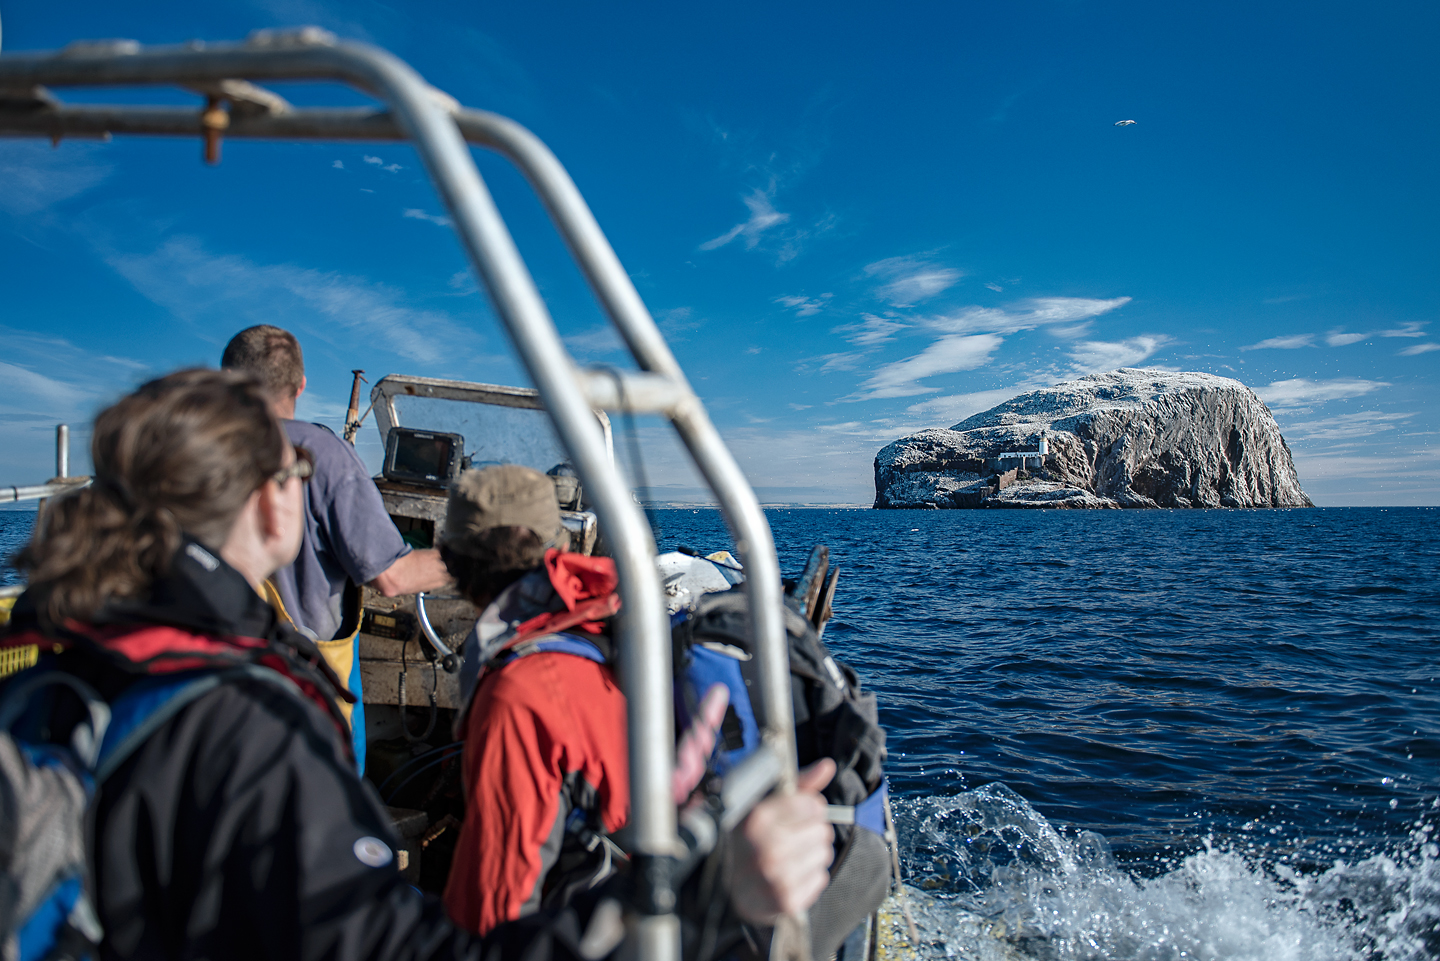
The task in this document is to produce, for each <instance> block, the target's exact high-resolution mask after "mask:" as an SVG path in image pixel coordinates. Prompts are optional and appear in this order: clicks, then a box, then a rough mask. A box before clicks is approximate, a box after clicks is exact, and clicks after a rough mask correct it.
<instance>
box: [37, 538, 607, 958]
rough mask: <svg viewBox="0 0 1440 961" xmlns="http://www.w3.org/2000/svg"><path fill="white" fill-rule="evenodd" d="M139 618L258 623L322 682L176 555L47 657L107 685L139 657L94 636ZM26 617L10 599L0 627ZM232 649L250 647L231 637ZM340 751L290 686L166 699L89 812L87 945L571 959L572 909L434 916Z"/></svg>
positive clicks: (229, 584)
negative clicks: (169, 715) (474, 923)
mask: <svg viewBox="0 0 1440 961" xmlns="http://www.w3.org/2000/svg"><path fill="white" fill-rule="evenodd" d="M204 558H205V559H209V555H208V554H205V555H204ZM149 625H169V626H173V627H179V628H182V629H187V630H192V631H194V632H195V633H196V634H207V635H210V636H212V637H213V636H215V635H216V634H230V635H238V636H245V637H252V638H253V637H260V638H263V639H265V640H268V641H269V642H270V644H269V647H268V651H269V652H270V656H271V657H272V658H273V657H275V656H280V657H283V658H284V659H285V660H286V662H287V663H288V664H289V665H290V671H291V673H292V674H297V672H298V675H300V676H301V679H302V680H304V679H305V677H306V676H308V679H309V680H310V681H311V682H313V683H315V684H316V686H322V685H324V684H326V683H329V679H330V678H329V676H322V674H321V673H318V671H319V670H320V669H319V665H318V663H317V662H318V658H315V657H314V656H313V654H312V652H313V648H311V649H309V650H306V649H305V648H306V646H307V642H305V641H304V639H303V638H300V637H298V635H293V633H291V632H288V631H287V630H286V629H284V628H282V627H280V625H279V624H278V623H277V622H276V618H275V616H274V614H273V612H272V611H271V610H270V608H269V607H268V605H266V604H265V603H264V601H263V600H261V599H260V598H259V597H258V596H257V595H256V594H255V592H254V591H253V590H251V588H250V586H249V585H248V584H247V583H246V582H245V580H244V579H243V578H242V577H241V576H240V575H239V574H238V573H237V572H236V571H234V570H233V569H232V568H230V567H229V566H228V565H226V564H224V563H223V562H221V563H219V564H218V566H215V567H213V568H211V567H207V566H206V565H205V564H203V563H201V562H200V561H199V560H197V559H196V558H195V557H194V556H193V552H190V553H187V552H185V551H182V552H180V554H179V555H177V559H176V561H175V564H174V569H173V570H172V572H171V575H170V576H169V577H168V578H167V579H166V580H165V581H164V582H162V583H160V584H157V585H156V587H155V589H154V591H153V592H152V596H151V597H150V598H149V599H148V600H147V601H146V602H145V603H143V604H134V603H131V604H128V605H123V606H120V605H117V606H113V607H111V608H107V610H106V611H105V612H103V613H102V615H101V616H99V617H97V618H96V624H95V625H93V627H103V630H102V631H99V632H96V631H90V628H88V627H87V631H90V633H89V634H88V636H89V638H90V639H89V640H87V639H86V637H87V635H86V634H85V633H84V632H82V633H78V634H77V633H71V632H61V634H60V638H61V640H62V642H63V643H66V644H67V645H68V646H67V649H66V650H65V651H64V653H61V654H59V655H58V656H57V657H56V663H57V664H58V665H59V666H61V667H62V668H63V669H65V670H68V671H71V672H73V673H75V674H77V675H80V676H82V677H84V678H85V679H86V680H88V681H90V682H91V683H92V684H94V685H95V686H96V687H97V689H98V690H100V692H101V693H102V694H104V695H105V696H107V697H113V696H115V695H117V694H118V693H119V692H120V691H121V690H123V689H124V688H125V687H126V686H127V685H128V684H129V683H133V681H134V680H136V679H138V678H139V677H140V676H143V674H144V673H146V672H147V671H150V670H153V668H154V662H153V660H152V661H150V662H148V663H137V662H136V661H134V660H133V659H128V658H126V657H125V656H122V655H120V654H117V653H116V651H115V649H114V647H113V646H111V645H109V644H108V643H107V642H106V641H105V640H104V636H105V634H106V633H107V632H108V633H109V634H110V635H112V636H113V635H115V634H120V635H123V633H124V631H125V630H126V628H127V626H130V627H134V628H140V627H144V626H149ZM36 630H39V627H38V621H37V619H36V618H35V616H34V613H33V610H32V609H31V608H30V607H29V605H27V604H26V603H24V599H23V598H22V603H20V604H18V605H17V610H16V617H15V619H14V621H13V622H12V630H11V636H12V638H13V637H14V635H15V634H16V633H30V632H31V631H36ZM50 633H51V636H55V632H53V631H52V632H50ZM97 633H98V636H100V637H101V640H99V641H96V640H95V639H94V638H95V637H96V636H97ZM236 656H237V658H240V659H246V658H248V659H251V660H253V659H254V658H255V652H254V651H253V650H249V651H244V650H242V649H241V648H240V647H237V648H236ZM221 660H224V658H223V657H222V658H221ZM307 669H308V670H309V671H310V673H309V674H308V675H305V671H306V670H307ZM320 700H323V698H321V699H320ZM346 751H347V748H346V743H345V740H344V739H343V737H342V736H341V734H340V732H339V729H338V728H337V726H336V724H335V722H334V719H333V717H332V716H330V715H329V713H328V712H327V710H326V709H325V708H322V706H321V705H320V703H317V701H316V700H312V699H307V698H306V697H304V696H302V695H301V694H300V693H299V692H298V690H289V689H286V688H284V687H281V686H277V685H272V684H266V683H264V682H262V681H256V680H246V679H240V680H236V681H234V682H231V683H227V684H224V685H221V686H220V687H219V688H217V689H216V690H214V691H213V692H210V693H208V694H206V695H204V696H202V697H201V698H199V699H198V700H196V701H195V702H194V703H192V704H190V705H188V706H187V707H185V708H183V709H182V710H181V711H180V713H179V714H177V715H176V716H175V717H174V718H173V719H171V720H170V721H169V722H168V723H166V724H165V725H164V726H163V727H161V728H160V729H159V730H158V731H157V732H156V733H155V734H154V735H153V736H152V737H151V738H150V739H149V741H148V742H147V743H146V744H145V745H144V746H143V747H142V748H140V749H139V750H138V751H137V752H136V753H135V754H134V755H133V756H131V757H130V758H129V759H128V760H127V761H126V762H125V763H124V765H123V766H122V767H121V768H120V769H119V770H118V771H117V772H116V773H115V774H114V775H112V776H111V778H110V780H108V781H107V782H106V783H105V784H104V786H103V788H102V790H101V791H100V794H99V795H98V797H97V800H96V804H95V806H94V808H93V812H94V842H93V843H94V851H93V861H94V868H95V878H94V888H95V890H94V895H95V900H96V907H97V910H98V912H99V915H100V921H101V923H102V924H103V925H104V928H105V931H106V937H105V940H104V943H103V944H102V952H101V953H102V957H103V958H106V959H129V958H147V959H149V958H175V959H182V958H184V959H189V958H207V959H212V958H213V959H224V958H234V959H236V961H258V959H262V958H263V959H296V961H314V959H320V958H334V959H340V961H359V959H374V961H389V959H411V958H415V959H421V958H450V957H453V958H461V957H466V958H476V959H479V958H482V957H483V958H486V959H488V961H500V959H502V958H507V957H511V956H513V957H516V958H518V957H519V956H520V955H521V954H522V953H523V954H525V955H526V956H527V957H528V958H531V959H537V961H538V959H544V958H548V957H550V956H551V955H552V954H554V955H556V956H558V957H571V956H573V946H574V945H575V944H576V942H577V941H578V939H579V937H580V933H579V928H580V921H579V920H578V919H577V917H576V916H575V915H574V914H573V913H572V914H569V915H566V916H564V917H559V918H556V917H549V916H547V917H540V918H536V919H531V920H530V921H529V922H528V923H526V924H523V925H518V926H507V927H505V928H502V929H499V930H497V931H496V932H494V933H493V934H492V935H491V937H490V938H489V939H487V940H486V941H484V942H482V941H480V940H479V939H477V938H475V937H473V936H472V935H469V934H467V933H466V932H463V931H461V930H459V929H457V928H456V927H454V926H453V925H451V924H450V922H449V921H448V920H447V919H446V917H445V914H444V909H443V907H442V906H441V904H440V902H439V901H438V900H436V899H434V898H431V897H428V896H426V895H422V894H421V893H420V892H419V891H417V890H416V889H414V888H412V887H411V886H410V885H409V884H407V883H406V882H405V881H404V880H403V879H402V878H401V876H400V873H399V870H398V867H397V865H396V863H395V859H394V857H393V856H391V857H389V858H388V859H387V857H386V855H385V849H384V848H381V847H378V846H377V845H376V844H375V842H376V841H378V842H379V843H380V844H383V845H384V846H385V847H386V848H388V849H389V851H391V852H393V851H396V850H399V849H400V846H401V842H400V841H399V839H398V838H397V837H395V834H394V831H393V829H392V827H391V825H390V822H389V819H388V817H387V816H386V813H385V810H384V808H383V807H382V806H381V804H380V801H379V798H378V796H377V795H376V793H375V791H374V790H373V789H372V788H371V787H370V786H369V785H368V784H367V783H366V782H363V781H362V780H361V779H360V778H359V776H358V775H357V774H356V773H355V769H354V765H353V764H352V763H351V761H350V760H349V758H348V756H347V754H346ZM362 839H371V840H362ZM377 852H378V853H377ZM362 857H363V858H364V859H365V860H362ZM366 861H368V862H370V863H365V862H366ZM372 865H376V866H372Z"/></svg>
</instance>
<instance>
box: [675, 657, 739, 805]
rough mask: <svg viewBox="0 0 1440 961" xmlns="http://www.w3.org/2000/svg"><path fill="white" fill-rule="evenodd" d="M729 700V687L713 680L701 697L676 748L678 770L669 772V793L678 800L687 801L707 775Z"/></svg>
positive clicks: (677, 801) (678, 801) (682, 802)
mask: <svg viewBox="0 0 1440 961" xmlns="http://www.w3.org/2000/svg"><path fill="white" fill-rule="evenodd" d="M729 704H730V689H729V688H727V687H726V686H725V685H724V684H712V685H710V690H708V691H706V692H705V697H704V698H702V699H701V701H700V710H698V711H696V712H695V720H694V721H693V722H691V724H690V726H689V727H688V728H686V729H685V736H684V737H682V738H681V739H680V746H679V747H678V748H676V749H675V773H674V774H672V775H671V776H670V793H671V794H672V795H673V796H674V798H675V803H676V804H684V803H685V799H686V798H688V797H689V796H690V792H691V791H693V790H695V786H696V785H697V784H699V783H700V779H701V778H703V777H704V776H705V765H706V764H707V763H708V762H709V760H710V754H711V752H712V751H714V750H715V733H716V732H717V731H719V730H720V725H721V724H723V723H724V722H725V708H726V707H727V706H729Z"/></svg>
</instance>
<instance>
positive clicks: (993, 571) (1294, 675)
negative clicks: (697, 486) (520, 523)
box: [657, 509, 1440, 959]
mask: <svg viewBox="0 0 1440 961" xmlns="http://www.w3.org/2000/svg"><path fill="white" fill-rule="evenodd" d="M657 520H658V523H659V526H660V529H661V541H662V547H673V546H675V545H677V544H687V545H689V546H694V547H699V548H707V549H709V548H717V547H722V546H724V547H728V546H729V543H730V541H729V538H728V536H727V535H726V534H725V530H724V527H723V523H722V521H721V519H720V518H719V517H718V515H716V514H715V513H714V512H711V511H700V512H693V511H661V512H658V515H657ZM770 522H771V525H772V527H773V529H774V532H775V538H776V541H777V543H778V544H779V545H780V556H781V567H782V569H783V570H785V571H786V572H787V573H792V574H793V573H795V572H798V571H799V569H800V568H801V567H802V566H803V564H804V561H805V558H806V556H807V553H808V550H809V548H810V546H811V545H812V544H814V543H825V544H828V545H829V546H830V548H831V550H832V555H831V556H832V559H833V562H834V563H837V564H839V565H840V566H841V567H842V568H843V572H842V574H841V578H840V582H839V589H838V591H837V596H836V599H835V612H836V613H835V617H834V620H833V621H832V622H831V624H830V627H829V629H828V631H827V633H826V641H827V642H828V643H829V644H830V645H831V647H832V649H833V650H834V652H835V653H836V654H837V656H839V657H841V658H843V659H845V660H847V661H849V662H850V663H851V664H852V665H853V666H854V667H855V668H856V669H857V670H859V671H860V673H861V675H862V676H863V677H864V678H865V680H866V681H867V683H868V684H869V685H870V686H871V688H872V689H873V690H875V691H877V692H878V693H879V695H880V701H881V705H882V707H881V713H882V720H883V721H884V723H885V726H886V728H887V730H888V732H889V745H890V751H891V756H890V761H889V764H888V770H889V772H890V777H891V782H892V786H893V788H894V789H895V790H896V792H897V793H898V795H899V803H898V810H897V819H898V821H899V823H900V825H901V830H902V834H904V835H905V838H904V841H905V847H906V869H907V873H908V875H909V876H910V879H911V880H912V882H913V883H915V884H917V885H919V886H920V887H921V888H924V889H929V890H932V891H934V892H936V893H937V894H938V895H940V896H942V897H948V898H949V899H950V900H949V901H948V902H944V903H948V904H953V905H956V906H957V910H958V907H961V906H963V907H964V908H965V909H967V910H970V911H980V912H981V913H984V914H987V915H991V916H996V917H999V916H1004V917H1006V918H1008V919H1009V922H1010V923H1009V927H1008V930H1009V931H1010V932H1011V933H1012V935H1013V933H1014V932H1015V931H1016V929H1017V927H1020V928H1023V929H1026V930H1028V932H1029V933H1031V934H1035V935H1041V936H1043V937H1040V938H1039V940H1031V941H1025V942H1023V944H1024V945H1027V946H1028V947H1027V949H1026V950H1027V952H1034V953H1033V956H1036V957H1077V958H1079V957H1085V958H1122V957H1146V958H1150V957H1154V958H1181V957H1215V958H1242V957H1244V958H1248V957H1254V958H1281V957H1295V958H1297V959H1300V958H1319V957H1326V958H1330V957H1334V958H1352V957H1375V958H1401V957H1436V956H1440V936H1437V935H1436V933H1435V931H1436V927H1437V925H1440V870H1437V860H1436V855H1437V852H1436V846H1435V844H1434V843H1433V842H1434V840H1435V834H1436V832H1437V830H1440V806H1437V805H1440V801H1437V798H1440V509H1389V510H1386V509H1315V510H1299V511H1123V512H1122V511H1044V512H1038V511H1036V512H1032V511H927V512H915V511H903V512H899V511H897V512H890V511H866V510H861V511H827V510H774V511H771V512H770ZM1087 865H1088V867H1087ZM1096 892H1106V893H1105V896H1104V897H1103V898H1102V899H1101V903H1096V902H1095V901H1094V899H1095V898H1096V897H1097V896H1098V895H1097V893H1096ZM942 913H943V912H942ZM931 920H932V921H934V920H935V916H934V914H933V912H932V916H931ZM936 923H937V924H939V922H936ZM940 926H941V927H943V924H941V925H940ZM1137 931H1140V932H1143V934H1142V935H1136V934H1135V932H1137ZM1106 932H1109V933H1108V934H1107V933H1106ZM1187 932H1188V933H1187ZM932 933H934V932H933V931H932ZM936 937H937V938H940V940H942V941H943V940H944V939H943V937H941V936H940V935H936ZM1137 937H1138V940H1136V938H1137ZM937 943H938V942H937ZM1037 945H1039V947H1037ZM942 946H943V945H942ZM932 947H933V945H932ZM950 947H951V950H952V951H953V950H955V947H954V944H953V943H952V944H951V945H950ZM1017 950H1018V949H1017ZM943 953H944V952H938V953H937V956H939V954H943ZM1027 956H1032V955H1030V954H1027Z"/></svg>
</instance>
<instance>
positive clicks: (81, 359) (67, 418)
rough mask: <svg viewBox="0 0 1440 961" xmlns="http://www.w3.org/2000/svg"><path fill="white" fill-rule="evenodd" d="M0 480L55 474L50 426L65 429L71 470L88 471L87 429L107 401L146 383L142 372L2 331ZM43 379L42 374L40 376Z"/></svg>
mask: <svg viewBox="0 0 1440 961" xmlns="http://www.w3.org/2000/svg"><path fill="white" fill-rule="evenodd" d="M0 341H3V342H4V344H5V360H4V361H0V383H4V384H5V388H6V389H5V391H4V392H3V393H0V450H3V451H4V452H5V456H4V457H3V458H0V474H3V477H0V480H3V481H4V482H5V483H9V484H35V483H39V482H41V481H44V480H46V479H47V478H49V477H50V476H51V475H52V474H54V472H55V425H56V424H69V425H70V469H71V472H72V473H75V474H85V473H88V472H89V470H90V467H89V463H90V460H89V452H88V437H89V432H90V421H91V419H92V418H93V417H94V416H95V414H96V412H97V411H98V410H99V409H100V408H101V407H102V406H104V405H105V404H107V403H109V402H110V401H111V400H112V399H114V398H116V397H118V396H120V395H121V394H122V393H124V392H125V391H127V390H130V389H131V388H133V387H134V386H135V385H136V384H137V383H138V382H140V381H141V380H144V379H145V378H146V377H147V375H148V373H149V367H148V365H146V364H144V363H141V362H140V361H137V360H132V359H130V358H128V357H113V356H109V355H105V354H93V353H90V352H89V351H86V350H84V349H82V348H80V347H76V346H75V345H74V344H72V343H70V342H69V341H67V340H63V339H61V338H58V337H47V336H44V335H40V334H36V333H33V332H31V331H25V330H17V329H14V328H8V327H0ZM41 371H44V372H45V373H41Z"/></svg>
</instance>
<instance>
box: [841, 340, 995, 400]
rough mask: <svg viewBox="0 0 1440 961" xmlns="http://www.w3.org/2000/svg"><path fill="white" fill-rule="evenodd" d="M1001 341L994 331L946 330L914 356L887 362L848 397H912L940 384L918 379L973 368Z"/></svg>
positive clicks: (988, 357) (988, 355) (928, 391)
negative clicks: (960, 331)
mask: <svg viewBox="0 0 1440 961" xmlns="http://www.w3.org/2000/svg"><path fill="white" fill-rule="evenodd" d="M1002 343H1004V338H1003V337H999V336H997V335H995V334H969V335H962V334H949V335H946V336H944V337H941V338H940V339H939V340H937V341H935V342H934V343H933V344H931V345H930V346H929V347H926V348H925V349H924V350H923V351H921V352H920V353H918V354H916V355H915V356H913V357H907V358H905V359H904V360H900V361H896V362H895V363H893V364H886V365H884V366H883V367H881V368H880V369H879V370H877V371H876V372H875V373H874V374H873V375H871V377H870V379H869V380H867V381H865V383H864V384H862V385H861V387H860V394H859V395H857V396H855V397H853V398H850V399H851V400H873V399H875V398H879V397H911V396H913V395H915V394H929V393H933V392H935V391H937V390H939V389H940V388H938V387H924V386H921V385H920V384H918V383H917V381H919V380H922V379H924V378H926V377H933V376H935V375H936V374H950V373H955V372H956V371H962V370H974V369H975V368H976V367H979V366H981V365H982V364H984V363H985V362H986V361H988V360H989V359H990V355H991V354H993V353H994V352H995V350H996V349H997V348H998V347H999V346H1000V345H1001V344H1002Z"/></svg>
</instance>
